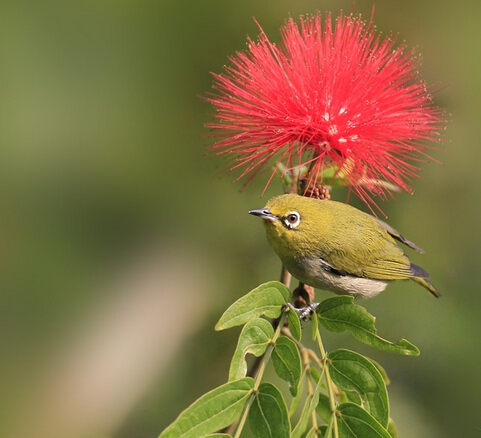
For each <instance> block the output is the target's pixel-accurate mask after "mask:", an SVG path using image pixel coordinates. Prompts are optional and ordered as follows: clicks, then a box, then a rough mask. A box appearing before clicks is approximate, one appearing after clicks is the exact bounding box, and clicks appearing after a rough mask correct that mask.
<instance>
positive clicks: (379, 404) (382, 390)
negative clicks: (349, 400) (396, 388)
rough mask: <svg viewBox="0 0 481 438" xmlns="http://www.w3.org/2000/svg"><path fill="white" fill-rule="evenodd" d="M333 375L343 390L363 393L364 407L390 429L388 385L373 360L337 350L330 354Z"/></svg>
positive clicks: (347, 351) (360, 394) (330, 371)
mask: <svg viewBox="0 0 481 438" xmlns="http://www.w3.org/2000/svg"><path fill="white" fill-rule="evenodd" d="M329 373H330V375H331V378H332V380H333V381H334V383H335V384H336V385H337V386H339V387H340V388H341V389H343V390H344V391H355V392H356V393H357V394H359V397H360V398H361V401H362V406H363V408H364V409H365V410H366V411H368V412H369V413H370V414H371V415H372V416H373V417H374V418H375V419H376V420H377V421H379V423H381V425H382V426H384V427H387V424H388V421H389V400H388V395H387V389H386V385H385V383H384V379H383V377H382V375H381V373H380V372H379V370H378V369H377V367H376V366H375V365H374V364H373V363H372V362H371V361H370V360H369V359H367V358H365V357H364V356H362V355H360V354H358V353H355V352H354V351H350V350H345V349H339V350H335V351H333V352H331V353H330V354H329Z"/></svg>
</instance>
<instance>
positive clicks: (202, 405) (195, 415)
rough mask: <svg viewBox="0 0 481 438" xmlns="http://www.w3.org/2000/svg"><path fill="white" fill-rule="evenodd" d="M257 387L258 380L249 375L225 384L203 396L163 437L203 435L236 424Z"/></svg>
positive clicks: (163, 433) (162, 434)
mask: <svg viewBox="0 0 481 438" xmlns="http://www.w3.org/2000/svg"><path fill="white" fill-rule="evenodd" d="M253 387H254V380H253V379H252V378H251V377H245V378H243V379H240V380H236V381H235V382H229V383H225V384H224V385H221V386H219V387H218V388H216V389H213V390H212V391H210V392H208V393H207V394H205V395H203V396H202V397H201V398H199V399H198V400H197V401H195V402H194V403H193V404H191V405H190V406H189V407H188V408H187V409H186V410H185V411H183V412H182V413H181V414H180V415H179V416H178V417H177V419H176V420H175V421H174V422H173V423H172V424H171V425H170V426H169V427H167V429H165V430H164V431H163V432H162V433H161V434H160V436H159V438H199V437H202V436H204V435H208V434H212V433H214V432H216V431H218V430H220V429H223V428H224V427H227V426H229V424H232V423H233V422H234V421H235V420H236V419H237V418H238V417H239V416H240V414H241V413H242V409H243V408H244V405H245V404H246V402H247V399H248V398H249V395H250V394H251V390H252V388H253Z"/></svg>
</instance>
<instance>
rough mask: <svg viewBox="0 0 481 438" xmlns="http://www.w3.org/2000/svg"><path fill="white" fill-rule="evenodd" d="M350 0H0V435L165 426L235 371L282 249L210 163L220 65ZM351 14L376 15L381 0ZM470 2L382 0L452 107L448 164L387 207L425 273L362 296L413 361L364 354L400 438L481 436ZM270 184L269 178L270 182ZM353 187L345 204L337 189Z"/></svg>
mask: <svg viewBox="0 0 481 438" xmlns="http://www.w3.org/2000/svg"><path fill="white" fill-rule="evenodd" d="M352 7H353V3H352V1H351V0H342V1H339V0H338V1H323V2H320V1H308V0H277V1H263V2H262V1H258V0H255V1H254V0H244V1H242V2H240V1H239V2H233V1H230V2H228V1H222V0H204V1H199V2H195V1H186V0H179V1H177V2H167V1H144V0H136V1H125V0H122V1H115V2H114V1H107V0H89V1H87V0H86V1H72V2H68V1H67V2H65V1H58V2H53V1H45V2H33V1H32V2H26V1H18V2H1V5H0V53H1V68H0V84H1V85H0V90H1V96H0V112H1V115H0V143H1V148H0V154H1V156H0V351H1V359H0V378H1V380H0V436H5V437H7V436H8V437H15V438H16V437H21V436H22V437H23V436H29V437H49V438H65V437H67V438H77V437H78V438H93V437H115V438H130V437H146V438H147V437H149V438H150V437H156V436H157V435H158V434H159V433H160V432H161V431H162V430H163V428H165V427H166V426H167V425H168V424H169V423H170V422H171V421H172V420H173V419H174V418H175V417H176V416H177V415H178V414H179V413H180V411H181V410H182V409H184V408H185V407H187V406H188V405H189V404H190V403H191V402H192V401H194V400H195V399H196V398H197V397H199V396H200V395H201V394H203V393H204V392H206V391H207V390H210V389H212V388H214V387H215V386H217V385H219V384H221V383H223V382H225V380H226V378H227V372H228V367H229V358H230V356H231V355H232V352H233V349H234V346H235V342H236V336H237V335H238V331H236V330H230V331H229V332H226V333H224V332H221V333H217V332H215V331H214V330H213V326H214V324H215V322H216V321H217V319H218V318H219V316H220V315H221V313H222V312H223V310H224V309H225V308H226V307H227V306H228V305H229V304H231V303H232V302H233V301H234V300H235V299H236V298H238V297H240V296H241V295H242V294H244V293H246V292H247V291H249V290H250V289H251V288H253V287H255V286H256V285H258V284H259V283H261V282H264V281H267V280H272V279H277V277H278V274H279V270H280V266H279V262H278V260H277V258H276V256H275V255H274V253H273V252H272V251H271V249H270V248H269V247H268V244H267V241H266V240H265V237H264V230H263V227H261V226H260V224H259V221H258V220H256V219H253V218H252V217H249V216H248V215H247V213H246V212H247V210H249V209H252V208H258V207H261V206H263V204H264V202H265V201H266V198H268V197H269V196H270V195H274V194H278V193H280V187H277V186H276V184H272V185H271V187H270V189H269V191H268V193H267V194H266V195H265V198H264V199H260V193H261V191H262V188H263V186H264V183H265V179H263V178H260V179H258V180H257V181H255V182H253V183H252V184H251V185H249V186H248V187H247V188H245V189H244V190H242V191H241V188H242V186H241V185H239V184H231V182H230V181H231V179H232V178H230V176H227V177H222V178H219V177H218V176H219V166H222V164H221V161H220V160H218V159H216V158H213V157H211V156H210V157H208V156H206V155H205V151H204V146H205V145H206V144H210V143H211V140H210V139H208V138H203V137H202V135H205V134H206V133H207V132H206V131H207V130H206V129H204V127H203V124H204V123H205V122H207V121H209V120H211V116H212V108H211V107H210V106H209V105H208V104H206V103H205V102H203V101H202V100H201V99H200V98H199V95H204V96H205V95H206V93H207V92H209V91H210V89H211V84H212V80H211V77H210V74H209V72H210V71H213V72H220V71H221V69H222V66H223V65H224V64H226V63H227V57H228V56H229V55H233V54H234V53H235V51H237V50H243V49H244V48H245V43H246V37H247V35H250V36H251V37H253V38H255V37H256V36H257V35H258V29H257V27H256V24H255V23H254V21H253V19H252V18H253V17H255V18H256V19H257V20H258V21H259V23H260V24H261V25H262V26H263V28H264V30H265V31H266V33H267V34H268V35H269V37H270V38H271V40H273V41H278V40H279V27H280V25H281V24H283V23H284V20H285V19H286V18H287V17H288V15H289V14H291V15H292V16H293V17H294V18H296V17H298V16H299V15H300V14H305V13H313V12H315V11H316V9H319V10H320V11H321V12H324V11H327V10H330V11H332V12H333V15H334V16H337V14H338V12H339V10H340V9H341V8H343V9H344V10H345V11H347V12H348V11H350V10H351V8H352ZM354 10H355V12H359V13H362V14H363V16H364V18H365V19H367V20H368V19H369V18H370V16H371V11H372V2H371V1H366V0H358V1H357V2H356V4H355V7H354ZM480 14H481V3H480V2H459V3H455V2H448V1H442V2H440V1H434V0H432V1H431V0H421V1H420V0H416V1H414V0H402V1H401V0H390V1H381V2H377V4H376V10H375V23H376V25H377V27H378V29H379V31H382V32H383V34H386V33H387V32H389V31H391V30H392V31H393V32H394V33H395V34H397V33H399V39H400V40H401V41H402V40H405V41H406V43H407V45H408V47H417V51H418V52H419V53H421V55H422V58H423V69H424V71H423V76H424V78H425V79H426V80H427V82H428V83H429V84H433V83H438V84H439V86H438V87H437V88H441V90H440V91H439V92H437V93H436V103H437V104H438V105H439V106H442V107H445V108H446V109H447V112H448V114H449V115H448V118H449V119H450V120H451V122H450V123H449V126H448V130H447V133H446V140H447V141H446V143H445V148H446V149H447V152H434V153H433V155H434V157H435V158H436V159H439V160H440V161H442V162H443V163H444V166H441V165H438V164H435V163H431V164H424V165H423V166H422V167H423V168H424V171H423V173H422V177H423V178H422V179H419V180H416V181H415V182H414V187H415V189H416V190H415V193H414V195H413V196H410V195H406V194H405V195H399V196H397V199H396V201H395V202H389V203H386V204H382V205H381V206H382V208H383V209H384V211H385V212H387V214H388V216H389V218H388V222H389V223H390V224H391V225H393V226H394V227H396V228H397V229H399V230H400V231H401V232H402V233H403V234H404V235H406V236H407V237H408V238H410V239H412V240H413V241H414V242H416V243H418V244H419V245H421V246H422V247H423V248H424V249H425V250H426V254H424V255H418V254H412V253H411V255H412V258H413V261H414V262H416V263H419V264H421V265H422V266H423V267H425V268H426V269H427V270H428V271H429V272H430V273H431V278H432V281H433V282H434V283H435V284H436V285H437V287H438V288H439V290H440V291H441V292H442V295H443V296H442V298H441V299H440V300H434V299H433V298H432V296H430V294H428V293H426V291H424V290H422V289H421V288H419V287H418V286H417V285H415V284H414V283H411V282H410V283H399V284H395V285H392V286H390V287H389V288H388V290H387V291H386V292H384V293H383V294H382V295H380V296H379V297H376V298H375V299H373V300H371V301H365V302H362V305H364V306H365V307H366V308H367V309H368V310H369V311H370V312H371V313H373V314H374V315H376V316H377V326H378V330H379V333H380V334H381V335H382V336H384V337H386V338H388V339H392V340H396V339H398V338H400V337H405V338H407V339H409V340H410V341H411V342H413V343H414V344H415V345H417V346H418V347H419V348H420V349H421V352H422V354H421V356H420V357H418V358H412V357H398V356H393V355H389V354H382V353H378V352H376V351H374V350H372V349H369V348H367V347H364V346H362V345H360V344H359V343H357V342H355V341H353V340H352V339H351V338H350V337H349V335H346V336H333V337H329V336H328V338H327V340H326V343H327V344H328V348H329V349H331V350H332V349H334V348H336V347H338V346H343V347H348V348H354V349H356V350H357V351H361V352H363V353H365V354H367V355H368V356H370V357H372V358H375V359H376V360H378V361H379V362H380V363H381V364H383V365H384V366H385V368H386V370H387V372H388V374H389V375H390V377H391V380H392V384H391V386H390V388H389V390H390V395H391V402H392V413H391V414H392V417H393V419H394V420H395V422H396V423H397V425H398V429H399V431H400V436H401V437H421V436H422V437H437V438H441V437H448V436H449V437H451V436H463V437H471V436H472V437H477V436H481V432H480V431H479V430H477V427H481V393H480V389H481V382H480V376H479V358H480V351H481V340H480V328H481V325H480V318H481V309H480V304H481V294H480V293H479V283H480V282H479V280H478V278H477V273H478V272H479V251H480V247H481V242H480V233H479V231H478V230H479V228H478V227H477V226H476V222H479V214H480V209H481V196H480V195H481V184H480V183H479V165H480V159H481V149H480V134H479V132H478V131H476V129H477V128H476V126H477V125H479V115H480V114H479V113H480V111H479V102H480V101H481V90H480V85H479V84H480V82H479V78H478V76H479V70H480V68H481V66H480V47H481V32H480V31H479V16H480ZM266 177H267V176H266ZM341 196H343V195H342V194H341Z"/></svg>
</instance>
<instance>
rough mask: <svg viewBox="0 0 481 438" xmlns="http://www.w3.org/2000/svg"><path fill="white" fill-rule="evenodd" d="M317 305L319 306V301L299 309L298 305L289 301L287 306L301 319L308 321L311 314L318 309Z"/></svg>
mask: <svg viewBox="0 0 481 438" xmlns="http://www.w3.org/2000/svg"><path fill="white" fill-rule="evenodd" d="M317 306H319V303H310V304H308V305H307V306H305V307H301V308H299V309H298V308H297V307H294V306H293V305H292V304H291V303H287V307H288V308H289V309H292V310H293V311H294V312H296V313H297V316H298V317H299V319H300V320H301V321H308V320H309V319H311V316H312V314H313V313H314V312H315V311H316V309H317Z"/></svg>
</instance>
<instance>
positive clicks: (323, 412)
mask: <svg viewBox="0 0 481 438" xmlns="http://www.w3.org/2000/svg"><path fill="white" fill-rule="evenodd" d="M316 412H317V414H318V415H319V416H320V417H321V418H322V419H323V420H324V421H325V422H326V423H329V421H331V416H332V414H331V405H330V403H329V397H328V396H327V395H326V394H324V393H320V394H319V403H318V404H317V406H316Z"/></svg>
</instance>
